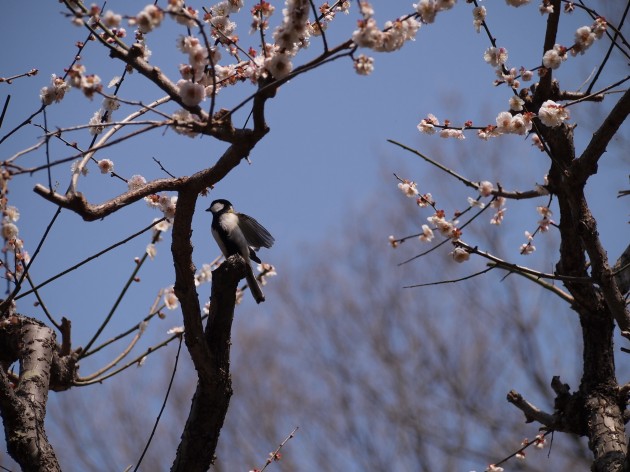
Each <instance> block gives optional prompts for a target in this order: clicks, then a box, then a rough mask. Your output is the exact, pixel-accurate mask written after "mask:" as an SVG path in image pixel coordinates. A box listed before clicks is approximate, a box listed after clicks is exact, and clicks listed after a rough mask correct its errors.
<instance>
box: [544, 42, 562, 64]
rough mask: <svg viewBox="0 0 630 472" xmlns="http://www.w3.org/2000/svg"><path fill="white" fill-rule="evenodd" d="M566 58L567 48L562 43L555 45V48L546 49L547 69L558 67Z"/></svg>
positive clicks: (545, 62) (545, 60) (545, 61)
mask: <svg viewBox="0 0 630 472" xmlns="http://www.w3.org/2000/svg"><path fill="white" fill-rule="evenodd" d="M566 60H567V48H565V47H564V46H561V45H560V44H556V45H554V47H553V49H550V50H549V51H545V54H543V66H545V67H546V68H547V69H557V68H558V67H560V64H562V62H563V61H566Z"/></svg>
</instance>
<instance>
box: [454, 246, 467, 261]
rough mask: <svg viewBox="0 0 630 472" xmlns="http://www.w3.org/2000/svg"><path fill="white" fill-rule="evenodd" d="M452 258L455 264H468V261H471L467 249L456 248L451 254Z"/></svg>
mask: <svg viewBox="0 0 630 472" xmlns="http://www.w3.org/2000/svg"><path fill="white" fill-rule="evenodd" d="M450 256H451V257H452V258H453V260H454V261H455V262H459V263H462V262H466V261H467V260H468V259H470V253H469V252H468V251H466V249H464V248H461V247H456V248H455V249H453V251H452V252H451V253H450Z"/></svg>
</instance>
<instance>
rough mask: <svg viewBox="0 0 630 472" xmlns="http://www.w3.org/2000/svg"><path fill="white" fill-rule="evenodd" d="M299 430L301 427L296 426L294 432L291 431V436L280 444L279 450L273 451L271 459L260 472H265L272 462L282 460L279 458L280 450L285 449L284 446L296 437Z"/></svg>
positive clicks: (269, 458)
mask: <svg viewBox="0 0 630 472" xmlns="http://www.w3.org/2000/svg"><path fill="white" fill-rule="evenodd" d="M298 429H300V427H299V426H296V427H295V428H294V429H293V431H291V434H289V435H288V436H287V437H286V438H285V440H284V441H282V442H281V443H280V445H279V446H278V448H277V449H276V450H275V451H273V452H272V453H271V454H269V457H268V458H267V462H265V465H264V466H263V467H262V469H260V472H263V471H264V470H265V469H266V468H267V466H268V465H269V464H271V463H272V462H274V461H278V460H280V456H279V454H280V450H281V449H282V448H283V447H284V445H285V444H286V443H287V442H288V441H289V439H292V438H293V437H294V436H295V433H296V432H297V430H298Z"/></svg>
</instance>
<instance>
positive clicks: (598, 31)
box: [591, 16, 608, 39]
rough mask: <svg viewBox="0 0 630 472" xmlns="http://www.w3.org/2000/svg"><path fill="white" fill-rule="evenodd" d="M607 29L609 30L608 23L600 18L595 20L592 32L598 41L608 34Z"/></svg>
mask: <svg viewBox="0 0 630 472" xmlns="http://www.w3.org/2000/svg"><path fill="white" fill-rule="evenodd" d="M606 28H608V23H607V22H606V19H605V18H604V17H601V16H600V17H599V18H596V19H595V23H593V26H591V31H592V32H593V34H594V35H595V38H596V39H601V37H602V36H603V35H604V33H605V32H606Z"/></svg>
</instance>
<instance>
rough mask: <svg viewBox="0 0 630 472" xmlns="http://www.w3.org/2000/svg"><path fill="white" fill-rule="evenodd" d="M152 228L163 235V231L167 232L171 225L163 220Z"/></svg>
mask: <svg viewBox="0 0 630 472" xmlns="http://www.w3.org/2000/svg"><path fill="white" fill-rule="evenodd" d="M153 221H156V220H153ZM153 228H154V229H155V230H157V231H160V232H162V233H163V232H164V231H168V230H169V229H170V228H171V223H170V222H169V221H168V220H163V221H160V222H159V223H158V224H156V225H155V226H154V227H153Z"/></svg>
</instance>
